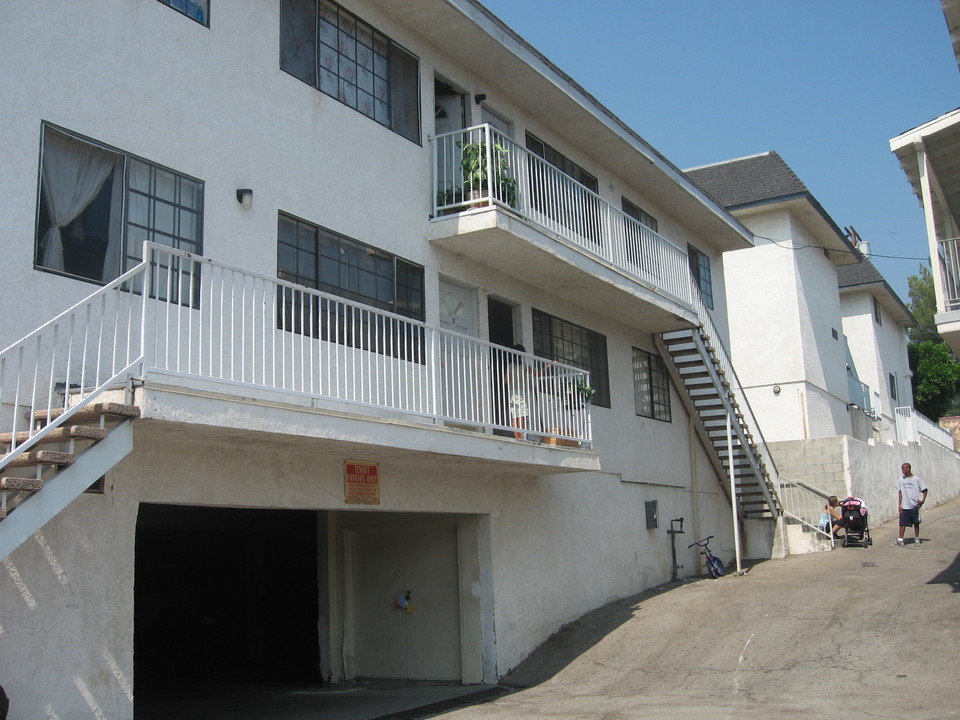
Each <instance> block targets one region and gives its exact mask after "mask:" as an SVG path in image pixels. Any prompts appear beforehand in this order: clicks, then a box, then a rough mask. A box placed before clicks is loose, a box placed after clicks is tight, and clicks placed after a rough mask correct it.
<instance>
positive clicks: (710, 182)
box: [685, 150, 810, 210]
mask: <svg viewBox="0 0 960 720" xmlns="http://www.w3.org/2000/svg"><path fill="white" fill-rule="evenodd" d="M685 172H686V173H687V176H688V177H689V178H690V179H691V180H693V181H694V182H695V183H696V184H697V185H699V186H700V187H701V188H703V189H704V190H705V191H706V192H707V193H709V194H710V196H711V197H713V199H714V200H716V201H717V202H718V203H720V204H721V205H723V206H724V207H725V208H727V209H728V210H735V209H736V208H738V207H742V206H744V205H750V204H752V203H757V202H767V201H770V200H777V199H782V198H789V197H796V196H797V195H810V191H809V190H808V189H807V186H806V185H804V184H803V183H802V182H801V181H800V178H798V177H797V176H796V174H795V173H794V172H793V170H791V169H790V166H789V165H787V164H786V163H785V162H784V161H783V158H781V157H780V155H778V154H777V153H776V152H774V151H772V150H771V151H770V152H765V153H761V154H760V155H750V156H749V157H743V158H738V159H737V160H727V161H726V162H721V163H714V164H712V165H703V166H701V167H697V168H692V169H690V170H686V171H685Z"/></svg>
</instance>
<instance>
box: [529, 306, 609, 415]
mask: <svg viewBox="0 0 960 720" xmlns="http://www.w3.org/2000/svg"><path fill="white" fill-rule="evenodd" d="M533 351H534V353H535V354H536V355H539V356H540V357H544V358H547V359H548V360H559V361H561V362H564V363H567V364H568V365H573V366H574V367H578V368H580V369H582V370H587V371H588V372H589V373H590V384H591V385H592V386H593V387H594V388H595V389H596V391H597V393H596V395H595V396H594V398H593V403H594V404H595V405H599V406H601V407H610V377H609V371H608V368H607V339H606V337H604V336H603V335H601V334H600V333H597V332H594V331H593V330H590V329H589V328H585V327H582V326H580V325H576V324H574V323H571V322H569V321H567V320H562V319H561V318H558V317H554V316H552V315H548V314H547V313H545V312H542V311H540V310H536V309H535V310H534V311H533Z"/></svg>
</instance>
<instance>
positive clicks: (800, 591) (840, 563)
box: [435, 499, 960, 720]
mask: <svg viewBox="0 0 960 720" xmlns="http://www.w3.org/2000/svg"><path fill="white" fill-rule="evenodd" d="M923 519H924V522H923V525H922V532H921V537H922V538H924V539H925V540H926V542H924V543H923V544H922V545H917V546H913V545H911V544H908V545H907V546H906V547H904V548H897V547H893V546H892V545H891V544H892V543H893V542H894V540H895V539H896V533H897V528H896V523H888V524H887V525H884V526H881V527H878V528H874V529H873V539H874V544H873V546H872V547H869V548H866V549H864V548H842V547H837V548H836V549H835V550H833V551H832V552H828V553H818V554H814V555H806V556H799V557H790V558H787V559H785V560H771V561H766V562H761V563H758V564H756V565H754V566H752V567H750V568H749V571H748V572H747V573H746V574H745V575H742V576H739V577H738V576H727V577H724V578H721V579H720V580H716V581H714V580H707V579H704V580H695V581H688V582H685V583H680V584H677V585H672V586H665V587H663V588H659V589H657V590H654V591H652V592H649V593H644V594H643V595H640V596H637V597H634V598H630V599H628V600H624V601H622V602H618V603H614V604H612V605H609V606H606V607H604V608H601V609H600V610H597V611H595V612H593V613H590V614H589V615H587V616H585V617H584V618H582V619H580V620H579V621H577V622H576V623H573V624H571V625H570V626H568V627H566V628H565V629H564V630H562V631H561V632H560V633H558V634H557V635H556V636H554V637H553V638H552V639H551V640H550V641H548V642H547V643H546V644H545V645H544V646H543V647H541V648H540V649H539V650H538V651H537V652H536V653H534V655H533V656H531V657H530V658H529V659H528V660H527V661H525V662H524V663H523V664H522V665H521V666H520V667H518V668H517V669H516V670H515V671H514V672H513V673H511V674H510V676H508V678H507V679H506V683H507V684H509V685H512V686H514V687H516V688H517V690H516V691H515V692H512V693H510V694H508V695H506V696H503V697H500V698H498V699H496V700H493V701H491V702H488V703H486V704H478V705H473V706H471V707H466V708H461V709H459V710H455V711H452V712H447V713H443V714H441V715H435V717H443V718H444V719H445V720H479V719H480V718H483V719H487V718H502V719H504V720H507V719H509V720H527V719H530V720H534V719H536V720H542V719H544V718H565V719H567V720H569V719H570V718H590V719H591V720H594V719H602V720H625V719H627V718H631V719H632V718H657V719H663V720H671V719H674V718H675V719H677V720H680V719H683V720H691V719H699V718H764V719H768V718H793V717H796V718H828V717H829V718H842V719H856V718H863V719H867V718H869V719H871V720H877V719H883V720H895V719H898V718H904V719H906V718H909V719H910V720H931V719H933V718H937V719H940V718H960V555H958V551H960V499H958V500H953V501H951V502H950V503H947V504H945V505H942V506H940V507H937V508H929V509H927V510H924V516H923ZM912 534H913V531H912V529H910V530H909V531H908V538H909V537H910V536H912Z"/></svg>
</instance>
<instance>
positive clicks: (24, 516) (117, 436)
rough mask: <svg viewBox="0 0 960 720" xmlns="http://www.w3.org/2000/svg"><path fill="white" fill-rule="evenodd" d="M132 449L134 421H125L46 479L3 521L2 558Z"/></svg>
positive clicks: (0, 557) (1, 525) (1, 532)
mask: <svg viewBox="0 0 960 720" xmlns="http://www.w3.org/2000/svg"><path fill="white" fill-rule="evenodd" d="M132 450H133V421H132V420H125V421H124V422H122V423H120V424H119V425H116V426H115V427H113V428H112V429H111V430H110V433H109V435H107V437H106V438H104V439H103V440H101V441H100V442H98V443H96V444H95V445H92V446H90V447H89V448H87V449H86V450H85V451H84V452H83V453H81V454H80V455H79V456H78V457H77V460H76V462H74V463H73V464H72V465H70V466H67V467H64V468H62V469H61V470H60V471H59V472H58V473H57V474H56V475H54V476H53V477H51V478H49V479H48V480H45V481H44V483H43V488H42V490H40V491H39V492H36V493H34V494H33V495H31V496H30V497H28V498H27V499H25V500H24V501H23V502H21V503H20V504H18V505H17V506H16V508H15V510H14V511H13V512H11V513H10V514H9V515H7V517H6V518H4V519H3V522H0V559H2V558H6V557H7V556H8V555H9V554H10V553H12V552H13V551H14V550H16V549H17V548H18V547H19V546H20V545H21V544H22V543H24V542H26V540H27V539H28V538H30V536H31V535H33V534H34V533H35V532H37V531H38V530H40V528H42V527H43V526H44V525H45V524H46V523H48V522H50V520H52V519H53V518H54V517H56V515H57V514H58V513H59V512H60V511H61V510H63V509H64V508H65V507H67V505H69V504H70V503H71V502H73V501H74V500H75V499H77V498H78V497H80V495H82V494H83V492H84V491H85V490H86V489H87V488H89V487H90V486H91V485H92V484H93V483H94V482H96V481H97V478H100V477H102V476H103V475H104V474H105V473H106V472H107V471H108V470H110V469H111V468H113V467H114V466H115V465H116V464H117V463H118V462H120V461H121V460H122V459H123V458H124V457H126V456H127V455H128V454H129V453H130V452H131V451H132Z"/></svg>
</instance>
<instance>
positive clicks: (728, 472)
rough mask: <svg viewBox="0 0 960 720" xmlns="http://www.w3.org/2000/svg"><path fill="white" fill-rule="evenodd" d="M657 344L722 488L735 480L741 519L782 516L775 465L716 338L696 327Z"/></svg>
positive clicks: (667, 337) (663, 338)
mask: <svg viewBox="0 0 960 720" xmlns="http://www.w3.org/2000/svg"><path fill="white" fill-rule="evenodd" d="M701 317H702V316H701ZM657 345H658V346H659V349H660V353H661V355H662V356H663V357H664V358H669V362H667V369H668V371H669V373H670V375H671V377H672V379H673V381H674V384H675V385H676V386H677V388H678V389H681V390H683V391H685V392H680V396H681V398H682V399H683V402H684V404H685V405H686V407H687V411H688V412H689V414H690V416H691V417H692V418H694V424H695V426H696V429H697V432H698V434H699V435H700V438H701V440H702V441H703V444H704V446H705V447H706V448H707V450H708V454H709V456H710V460H711V462H712V463H713V465H714V469H715V470H716V472H717V474H718V476H720V477H724V478H727V479H728V482H726V483H724V488H725V489H728V488H729V487H730V483H729V478H730V477H731V476H732V477H733V481H734V486H735V488H736V501H737V505H738V507H739V512H740V515H741V517H744V518H778V517H780V516H781V515H782V514H783V508H782V507H781V504H780V499H779V497H778V492H777V487H778V482H777V475H776V467H775V466H774V465H773V461H772V460H771V458H770V457H769V455H768V454H767V453H766V448H765V446H764V444H763V440H762V438H760V437H759V430H758V429H757V428H756V421H755V420H753V418H752V415H751V414H750V411H749V406H747V404H746V398H745V397H743V394H742V390H741V389H740V387H739V384H738V383H737V382H736V377H735V375H734V373H733V369H732V366H731V365H730V364H729V361H728V360H727V359H726V353H725V351H724V350H723V347H722V346H721V345H720V343H719V340H718V339H714V338H712V337H711V335H710V334H709V333H708V331H707V329H706V328H705V327H704V325H700V326H699V327H696V328H693V329H690V330H679V331H675V332H670V333H664V334H663V335H661V336H660V337H658V338H657ZM751 421H752V423H751ZM754 432H757V433H758V436H757V437H754V434H753V433H754Z"/></svg>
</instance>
